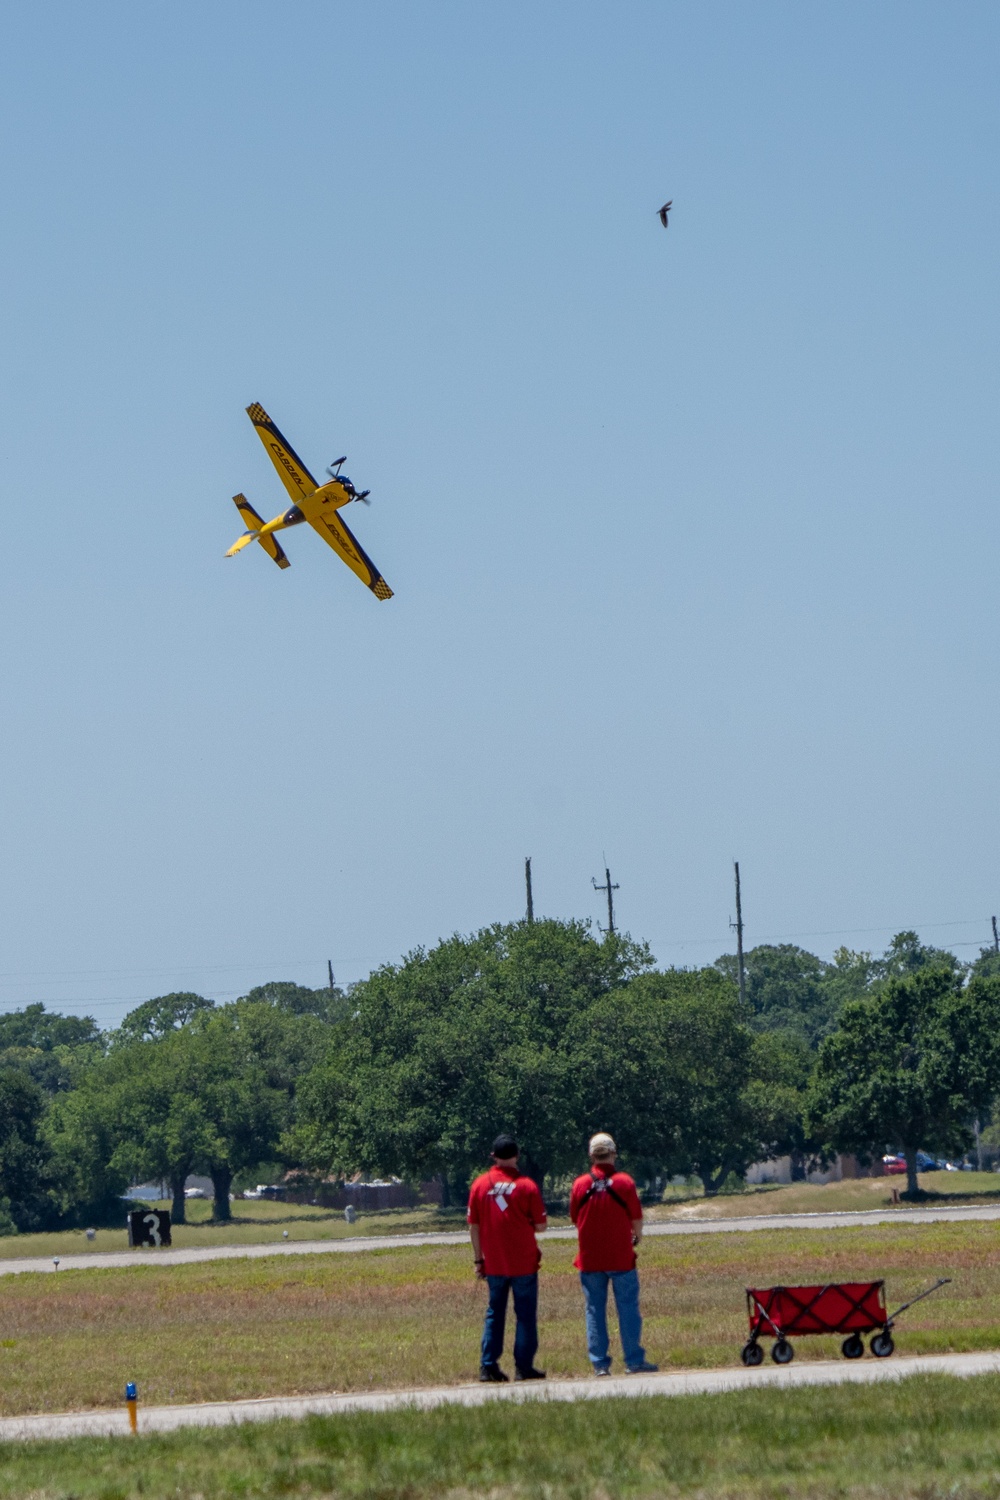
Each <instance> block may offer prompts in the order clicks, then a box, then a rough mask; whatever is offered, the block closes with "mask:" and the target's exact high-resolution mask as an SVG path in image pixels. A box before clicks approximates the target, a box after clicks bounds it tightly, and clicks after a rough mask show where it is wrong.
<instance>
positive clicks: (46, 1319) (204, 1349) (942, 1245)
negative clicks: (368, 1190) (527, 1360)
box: [0, 1223, 1000, 1414]
mask: <svg viewBox="0 0 1000 1500" xmlns="http://www.w3.org/2000/svg"><path fill="white" fill-rule="evenodd" d="M574 1248H575V1247H574V1245H573V1243H572V1242H571V1241H565V1240H563V1241H554V1242H551V1243H550V1244H548V1245H547V1246H546V1248H545V1257H544V1262H543V1267H542V1276H541V1288H540V1330H541V1351H540V1357H539V1363H540V1364H541V1366H542V1368H546V1369H548V1371H549V1373H550V1375H552V1376H556V1377H558V1376H578V1375H583V1374H586V1373H587V1371H588V1365H587V1360H586V1356H585V1351H584V1342H583V1316H582V1304H581V1294H580V1288H579V1282H578V1278H577V1275H576V1273H575V1271H574V1270H573V1267H572V1257H573V1254H574ZM641 1267H642V1287H643V1306H644V1311H645V1314H646V1344H647V1348H648V1351H649V1356H650V1358H652V1359H654V1360H656V1361H657V1362H658V1363H659V1364H660V1365H661V1366H662V1367H665V1368H669V1367H678V1368H682V1367H683V1368H687V1367H698V1366H701V1367H705V1366H718V1365H727V1364H734V1363H735V1361H736V1358H737V1354H738V1350H739V1348H740V1346H741V1344H742V1343H743V1341H744V1339H745V1337H746V1331H745V1329H746V1323H745V1318H746V1313H745V1300H744V1293H743V1289H744V1287H745V1286H747V1285H758V1286H760V1285H769V1284H771V1283H773V1282H776V1281H779V1282H786V1283H788V1282H799V1281H805V1282H810V1281H829V1280H851V1279H854V1278H860V1279H869V1278H875V1277H885V1279H886V1281H887V1284H888V1293H889V1297H890V1299H891V1301H892V1303H896V1302H902V1301H903V1300H905V1298H907V1297H908V1296H910V1295H912V1293H913V1292H915V1291H916V1290H918V1289H919V1288H920V1287H922V1286H924V1285H926V1284H927V1283H929V1282H930V1281H931V1280H932V1279H934V1278H936V1277H937V1276H951V1277H953V1278H954V1282H953V1284H952V1285H951V1286H948V1287H945V1288H944V1289H943V1290H942V1291H941V1292H940V1293H938V1294H937V1295H936V1296H934V1297H933V1298H929V1299H928V1300H927V1301H926V1302H924V1303H921V1304H920V1305H919V1306H918V1307H915V1308H914V1309H913V1310H912V1311H911V1312H909V1313H907V1314H906V1315H905V1317H904V1319H903V1320H901V1323H900V1327H899V1330H898V1338H897V1341H898V1344H899V1347H900V1350H901V1351H902V1352H913V1353H918V1352H934V1351H942V1350H975V1349H992V1348H998V1347H1000V1326H998V1322H997V1308H998V1306H1000V1232H998V1228H997V1227H996V1226H994V1225H993V1224H991V1223H972V1224H951V1223H944V1224H921V1225H907V1224H898V1225H897V1224H893V1225H887V1226H884V1227H877V1226H872V1227H865V1228H863V1229H842V1230H811V1231H806V1230H797V1229H789V1230H779V1231H761V1232H756V1233H748V1234H740V1233H733V1234H726V1235H712V1236H704V1235H698V1236H690V1237H689V1236H686V1235H679V1236H671V1237H670V1238H663V1239H652V1240H648V1241H647V1242H646V1243H645V1244H644V1246H643V1249H642V1255H641ZM484 1302H485V1290H484V1288H483V1286H482V1285H481V1284H479V1283H477V1282H476V1281H475V1280H474V1279H473V1277H472V1275H471V1265H470V1252H469V1250H468V1248H467V1247H465V1246H461V1247H460V1246H434V1247H429V1248H416V1247H403V1246H400V1248H399V1249H394V1250H385V1251H377V1252H373V1253H371V1254H368V1255H365V1256H301V1257H297V1256H287V1257H285V1256H283V1257H276V1258H273V1259H271V1258H267V1259H258V1260H252V1261H248V1260H234V1261H211V1262H204V1263H199V1264H196V1265H190V1266H170V1267H168V1266H157V1265H155V1264H151V1265H149V1266H137V1267H121V1268H115V1269H108V1270H99V1269H94V1270H80V1271H60V1272H58V1273H55V1272H53V1271H48V1272H45V1273H39V1274H35V1273H27V1274H24V1275H21V1276H12V1277H7V1278H5V1279H4V1280H3V1282H2V1283H0V1410H2V1411H3V1412H4V1413H8V1414H12V1413H21V1412H34V1411H58V1410H71V1409H79V1408H84V1407H102V1406H114V1405H117V1404H119V1402H120V1400H121V1393H122V1389H123V1387H124V1384H125V1382H126V1380H136V1381H138V1383H139V1394H140V1399H141V1400H142V1401H145V1402H149V1403H151V1404H162V1403H172V1402H186V1401H198V1400H206V1399H226V1398H239V1397H247V1396H264V1395H284V1394H288V1395H291V1394H297V1393H307V1392H315V1391H332V1390H341V1391H344V1390H372V1389H379V1388H397V1389H399V1388H406V1387H412V1386H422V1385H428V1384H435V1383H454V1382H461V1381H467V1380H470V1379H474V1378H475V1375H476V1371H477V1365H478V1357H477V1356H478V1342H479V1335H480V1328H481V1319H482V1314H483V1309H484ZM798 1352H799V1355H800V1357H803V1356H808V1357H810V1358H815V1357H820V1358H831V1359H833V1358H836V1359H839V1358H840V1355H839V1340H838V1339H836V1338H832V1337H831V1338H822V1339H815V1338H814V1339H809V1340H803V1341H801V1342H800V1344H799V1348H798ZM508 1365H509V1357H508Z"/></svg>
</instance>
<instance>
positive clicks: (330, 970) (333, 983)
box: [326, 958, 336, 990]
mask: <svg viewBox="0 0 1000 1500" xmlns="http://www.w3.org/2000/svg"><path fill="white" fill-rule="evenodd" d="M326 971H327V973H328V974H329V976H330V988H331V990H332V989H334V988H335V987H336V981H335V980H334V977H333V959H332V958H328V959H327V961H326Z"/></svg>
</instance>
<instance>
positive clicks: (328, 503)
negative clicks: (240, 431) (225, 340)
mask: <svg viewBox="0 0 1000 1500" xmlns="http://www.w3.org/2000/svg"><path fill="white" fill-rule="evenodd" d="M247 416H248V417H249V418H250V420H251V422H252V423H253V425H254V426H255V427H256V429H257V435H258V437H259V438H260V440H261V442H262V443H263V444H264V447H265V448H266V449H267V453H268V457H269V458H270V460H271V462H272V463H273V464H274V467H275V468H276V469H277V471H278V475H279V477H280V479H281V482H282V484H283V485H284V486H285V489H286V490H287V491H288V493H289V494H290V495H291V497H292V499H293V500H294V502H295V504H294V505H293V506H292V507H291V509H290V510H286V511H283V512H282V513H281V515H280V516H275V518H274V520H273V521H268V522H267V524H266V525H265V524H264V522H263V521H262V520H261V518H260V516H259V515H258V514H257V512H256V511H255V510H254V508H253V506H252V505H251V504H250V501H249V500H248V499H247V497H246V495H234V496H233V500H234V502H235V504H236V509H237V510H238V511H239V513H240V515H241V516H242V517H243V519H244V521H245V522H246V525H247V530H246V531H245V532H244V533H243V535H242V536H241V537H240V539H239V541H238V542H234V543H233V545H232V546H231V547H230V549H229V551H228V552H227V553H226V556H227V557H235V555H236V553H237V552H242V550H243V548H244V547H246V546H247V545H248V544H249V543H250V542H260V545H261V546H262V547H263V549H264V551H265V552H266V553H267V555H268V557H273V558H274V561H275V562H276V563H277V564H278V567H279V568H287V567H288V566H289V562H288V558H287V557H286V556H285V554H284V552H283V551H282V550H281V547H280V545H279V544H278V542H277V541H276V540H275V536H274V533H275V532H276V531H285V530H286V529H287V528H288V527H289V526H298V525H299V524H300V522H302V521H308V522H309V525H310V526H311V527H312V528H313V530H314V531H318V532H319V534H320V536H321V537H322V538H323V540H324V542H327V543H328V544H329V545H330V546H331V547H332V548H333V550H334V552H336V553H337V555H338V557H342V558H343V560H344V562H345V563H346V564H347V566H348V567H349V568H350V570H351V572H352V573H357V575H358V577H359V578H360V579H361V582H362V583H364V584H366V585H367V586H368V588H370V589H371V591H372V593H373V594H374V595H375V597H376V599H391V598H392V589H391V588H390V587H389V585H388V584H387V583H386V581H385V579H384V578H383V577H382V574H381V573H380V572H379V570H378V568H376V566H375V564H374V563H373V562H372V560H371V558H370V557H369V556H368V554H367V553H366V552H365V551H364V550H363V548H362V547H361V546H360V545H359V544H358V541H357V539H356V538H355V537H354V536H352V535H351V533H350V531H348V529H347V527H346V526H345V525H344V523H343V521H342V520H341V518H340V516H338V514H337V512H338V511H339V510H340V509H341V507H342V506H345V505H349V504H350V503H351V501H352V500H364V501H365V503H366V504H367V502H368V491H367V490H362V491H361V493H360V494H359V493H358V491H357V490H356V489H355V488H354V486H353V484H352V483H351V481H350V480H349V479H348V478H347V476H346V475H345V474H341V472H340V466H341V464H342V463H346V459H343V458H339V459H338V460H337V462H336V463H335V464H332V465H331V466H330V468H329V469H327V471H326V472H327V473H328V474H329V476H330V482H329V484H317V483H316V481H315V479H314V478H313V477H312V475H311V474H310V472H309V470H308V469H307V468H306V466H305V464H304V463H303V462H302V460H301V458H299V456H298V454H297V453H296V451H295V449H294V448H293V447H292V446H291V444H290V443H287V442H286V441H285V439H284V438H283V437H282V435H281V433H280V432H279V431H278V429H277V427H275V425H274V423H273V422H272V421H271V418H270V417H269V416H268V414H267V412H266V411H265V410H264V408H263V407H262V406H259V405H258V404H257V402H256V401H255V402H254V404H253V405H252V406H248V407H247Z"/></svg>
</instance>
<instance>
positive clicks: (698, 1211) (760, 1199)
mask: <svg viewBox="0 0 1000 1500" xmlns="http://www.w3.org/2000/svg"><path fill="white" fill-rule="evenodd" d="M917 1181H918V1183H919V1185H920V1189H921V1191H922V1192H923V1193H925V1194H926V1197H925V1198H924V1199H922V1203H923V1205H924V1206H925V1207H927V1208H933V1207H934V1206H935V1205H937V1206H940V1207H952V1206H956V1205H959V1204H963V1203H964V1204H988V1203H994V1204H997V1205H1000V1173H997V1172H922V1173H921V1174H920V1175H919V1177H918V1179H917ZM893 1188H895V1189H896V1190H897V1191H898V1192H900V1193H903V1192H905V1190H906V1178H905V1177H859V1178H855V1179H849V1180H848V1181H846V1182H828V1183H827V1184H826V1185H825V1186H823V1187H821V1186H819V1185H818V1184H816V1183H811V1182H792V1183H789V1184H787V1185H786V1186H783V1187H782V1186H778V1185H777V1184H775V1183H760V1184H758V1185H756V1186H754V1187H749V1188H747V1189H746V1191H745V1192H742V1193H725V1194H723V1195H721V1196H719V1197H717V1198H706V1197H705V1196H704V1194H703V1193H702V1192H700V1191H694V1190H692V1189H690V1188H680V1187H677V1188H671V1189H668V1191H667V1193H666V1194H665V1195H664V1201H663V1203H662V1204H657V1205H656V1206H655V1207H654V1208H652V1209H650V1210H647V1213H648V1215H649V1217H650V1219H651V1220H652V1221H653V1222H654V1223H656V1222H662V1221H664V1220H670V1221H673V1220H676V1219H681V1220H684V1219H715V1218H719V1219H738V1218H744V1217H746V1216H748V1215H751V1214H810V1213H812V1214H823V1213H849V1212H853V1211H855V1210H861V1211H864V1210H865V1209H876V1208H887V1207H890V1206H891V1204H892V1191H893ZM899 1206H900V1207H901V1208H910V1207H913V1205H912V1204H908V1203H905V1202H904V1203H901V1204H900V1205H899Z"/></svg>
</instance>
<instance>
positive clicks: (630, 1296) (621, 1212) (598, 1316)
mask: <svg viewBox="0 0 1000 1500" xmlns="http://www.w3.org/2000/svg"><path fill="white" fill-rule="evenodd" d="M589 1155H590V1171H589V1172H585V1173H584V1174H583V1176H582V1177H578V1178H577V1179H576V1181H575V1182H574V1184H573V1191H572V1192H571V1193H570V1199H569V1216H570V1218H571V1219H572V1220H573V1223H574V1224H575V1225H576V1230H577V1235H578V1238H579V1241H580V1249H579V1253H578V1255H577V1257H576V1260H575V1261H574V1262H573V1264H574V1265H575V1266H576V1268H577V1270H578V1271H579V1272H580V1283H581V1285H582V1287H583V1299H584V1304H585V1307H586V1315H587V1353H588V1355H589V1356H590V1363H591V1364H592V1366H593V1368H594V1374H595V1375H609V1374H610V1373H611V1356H610V1354H609V1352H608V1350H609V1340H608V1283H609V1282H610V1284H611V1286H612V1287H613V1289H614V1294H615V1307H616V1308H617V1309H618V1331H619V1333H620V1334H621V1340H622V1351H623V1353H624V1355H625V1369H626V1370H627V1372H628V1373H629V1375H640V1374H645V1373H647V1372H652V1371H654V1370H657V1369H659V1366H658V1365H651V1364H650V1363H649V1362H648V1360H647V1359H646V1351H645V1349H644V1348H643V1347H642V1314H641V1313H640V1311H639V1273H638V1271H637V1270H636V1268H635V1251H636V1246H637V1245H638V1244H639V1241H640V1240H641V1239H642V1204H641V1203H640V1202H639V1194H638V1193H637V1192H636V1190H635V1183H634V1182H633V1181H632V1178H631V1177H630V1176H629V1175H628V1173H627V1172H616V1171H615V1161H616V1158H617V1155H618V1147H617V1146H616V1145H615V1143H614V1141H613V1140H612V1138H611V1136H610V1135H606V1134H605V1133H604V1132H603V1131H601V1132H599V1133H598V1134H597V1135H595V1136H591V1138H590V1147H589Z"/></svg>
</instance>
